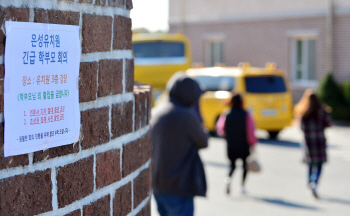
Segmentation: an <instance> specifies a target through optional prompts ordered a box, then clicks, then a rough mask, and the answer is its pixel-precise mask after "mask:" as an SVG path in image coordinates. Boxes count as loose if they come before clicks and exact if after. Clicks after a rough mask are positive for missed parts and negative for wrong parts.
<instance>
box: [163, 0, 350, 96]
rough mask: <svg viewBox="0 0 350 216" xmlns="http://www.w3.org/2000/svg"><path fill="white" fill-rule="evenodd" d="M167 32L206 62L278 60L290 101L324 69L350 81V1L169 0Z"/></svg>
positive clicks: (262, 63)
mask: <svg viewBox="0 0 350 216" xmlns="http://www.w3.org/2000/svg"><path fill="white" fill-rule="evenodd" d="M169 32H171V33H173V32H183V33H184V34H185V35H186V36H188V37H189V39H190V41H191V45H192V55H193V62H201V63H203V64H204V65H205V66H213V65H215V64H218V63H222V64H224V65H226V66H237V65H238V63H239V62H249V63H250V64H251V65H252V66H257V67H264V66H265V63H266V62H275V63H277V65H278V67H279V68H281V69H283V70H285V71H286V72H287V74H288V78H289V80H290V82H291V84H292V88H293V93H294V101H297V100H299V98H300V97H301V95H302V93H303V91H304V90H305V89H306V88H314V89H316V88H317V87H318V85H319V84H320V81H321V80H322V79H323V77H324V76H325V74H326V73H327V72H328V71H332V73H333V74H334V77H335V78H336V80H337V81H339V82H341V81H344V80H350V1H349V0H308V1H305V0H294V1H289V0H280V1H276V0H245V1H240V0H216V1H208V0H207V1H203V0H191V1H185V0H169Z"/></svg>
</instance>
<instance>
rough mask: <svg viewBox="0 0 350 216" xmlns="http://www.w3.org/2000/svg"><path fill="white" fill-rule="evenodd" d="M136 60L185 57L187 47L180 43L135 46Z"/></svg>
mask: <svg viewBox="0 0 350 216" xmlns="http://www.w3.org/2000/svg"><path fill="white" fill-rule="evenodd" d="M133 49H134V57H135V58H162V57H184V56H185V45H184V44H183V43H178V42H162V41H157V42H144V43H135V44H134V46H133Z"/></svg>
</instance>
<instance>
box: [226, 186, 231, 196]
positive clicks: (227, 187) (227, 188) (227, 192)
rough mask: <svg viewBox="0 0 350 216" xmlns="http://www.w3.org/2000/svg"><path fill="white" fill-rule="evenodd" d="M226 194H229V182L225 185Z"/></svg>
mask: <svg viewBox="0 0 350 216" xmlns="http://www.w3.org/2000/svg"><path fill="white" fill-rule="evenodd" d="M226 194H227V195H229V194H230V185H229V184H227V185H226Z"/></svg>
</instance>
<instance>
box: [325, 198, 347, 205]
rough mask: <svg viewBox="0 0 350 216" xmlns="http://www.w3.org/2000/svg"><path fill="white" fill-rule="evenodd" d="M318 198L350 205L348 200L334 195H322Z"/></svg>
mask: <svg viewBox="0 0 350 216" xmlns="http://www.w3.org/2000/svg"><path fill="white" fill-rule="evenodd" d="M320 200H321V201H327V202H333V203H338V204H343V205H350V200H344V199H339V198H335V197H327V196H322V197H321V198H320Z"/></svg>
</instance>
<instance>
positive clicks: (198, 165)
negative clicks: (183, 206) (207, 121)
mask: <svg viewBox="0 0 350 216" xmlns="http://www.w3.org/2000/svg"><path fill="white" fill-rule="evenodd" d="M167 88H168V90H169V101H166V102H164V103H163V104H160V105H158V106H157V107H155V108H154V109H153V111H152V118H151V127H152V145H153V152H152V163H153V164H152V178H153V179H152V186H153V191H154V193H160V194H169V195H179V196H189V197H193V196H196V195H199V196H205V194H206V189H207V186H206V180H205V174H204V168H203V164H202V162H201V159H200V157H199V154H198V150H199V149H201V148H205V147H207V146H208V136H207V134H206V132H205V131H204V130H203V129H202V127H201V124H200V122H199V119H198V117H197V115H196V113H195V111H194V110H193V109H191V107H192V106H193V105H194V104H195V103H197V102H198V99H199V97H200V95H201V93H202V91H201V90H200V88H199V86H198V84H197V83H196V82H195V81H194V80H193V79H191V78H189V77H187V76H186V75H185V74H183V73H180V74H175V75H174V76H173V77H172V78H171V79H170V81H169V83H168V86H167Z"/></svg>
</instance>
